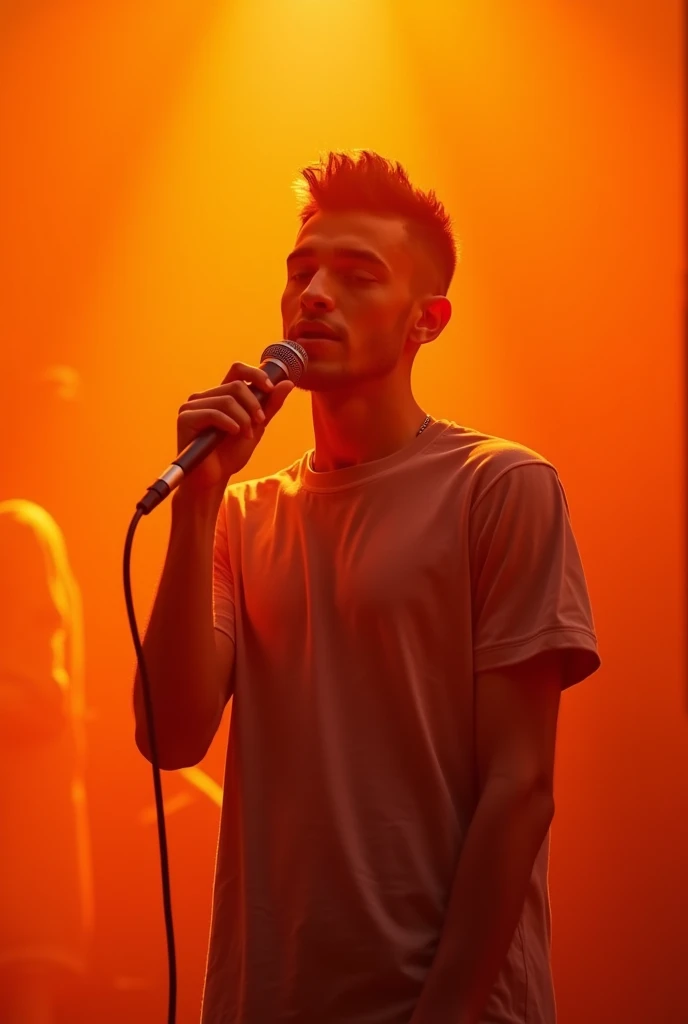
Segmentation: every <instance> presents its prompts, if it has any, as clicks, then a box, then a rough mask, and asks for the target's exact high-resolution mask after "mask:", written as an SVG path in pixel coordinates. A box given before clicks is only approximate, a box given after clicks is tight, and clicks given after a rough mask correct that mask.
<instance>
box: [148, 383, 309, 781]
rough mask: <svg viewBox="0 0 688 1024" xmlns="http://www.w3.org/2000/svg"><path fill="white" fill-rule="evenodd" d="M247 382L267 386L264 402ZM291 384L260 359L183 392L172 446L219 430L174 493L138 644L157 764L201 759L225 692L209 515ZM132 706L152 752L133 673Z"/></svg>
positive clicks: (229, 662)
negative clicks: (276, 379) (159, 569)
mask: <svg viewBox="0 0 688 1024" xmlns="http://www.w3.org/2000/svg"><path fill="white" fill-rule="evenodd" d="M247 381H248V382H251V383H253V384H255V385H257V386H258V387H259V388H261V389H262V390H264V391H265V392H266V394H267V395H268V397H267V399H265V404H264V408H261V404H260V403H259V401H258V399H257V398H256V397H255V396H254V394H253V393H252V392H251V391H250V390H249V387H248V384H247V383H246V382H247ZM293 388H294V384H293V383H292V382H291V381H290V380H283V381H281V382H280V383H279V384H276V385H275V386H274V388H273V384H272V381H271V380H270V378H269V377H268V375H267V373H266V372H265V371H264V370H262V369H261V368H260V367H256V366H247V365H246V364H245V363H233V364H232V366H231V367H230V370H229V372H228V374H227V376H226V377H225V379H224V381H223V383H222V384H221V385H220V387H218V388H211V389H210V391H204V392H202V393H201V394H194V395H191V397H190V398H189V400H188V402H185V403H184V404H183V405H182V406H181V408H180V410H179V416H178V419H177V444H178V450H179V451H182V450H183V449H184V448H185V447H186V446H187V444H188V443H189V442H190V441H192V440H193V439H194V437H196V436H198V434H199V433H200V432H201V431H202V430H205V429H206V427H216V428H219V429H220V430H221V431H223V433H225V434H226V436H225V438H224V440H222V441H221V442H220V444H219V445H218V446H217V447H216V448H215V450H214V451H212V452H210V454H209V455H207V456H206V458H205V459H204V460H203V462H202V463H201V464H200V465H199V466H197V467H196V469H194V471H193V472H192V473H191V474H190V475H189V477H188V479H185V480H184V481H183V482H182V484H181V485H180V487H179V489H178V490H177V491H176V492H175V494H174V496H173V499H172V529H171V532H170V541H169V546H168V549H167V556H166V559H165V565H164V568H163V573H162V579H161V580H160V586H159V587H158V593H157V596H156V599H155V604H154V606H153V613H152V615H151V620H150V623H149V626H148V630H147V631H146V638H145V641H144V644H143V652H144V657H145V660H146V667H147V668H148V675H149V682H150V687H151V700H152V704H153V716H154V720H155V734H156V740H157V746H158V756H159V759H160V766H161V768H166V769H168V770H170V771H172V770H174V769H177V768H189V767H192V766H193V765H195V764H197V763H198V762H199V761H200V760H201V758H202V757H203V756H204V754H205V753H206V751H207V749H208V747H209V746H210V744H211V742H212V740H213V737H214V736H215V733H216V732H217V729H218V726H219V724H220V720H221V718H222V712H223V710H224V706H225V704H226V703H227V701H228V699H229V697H230V695H231V689H230V687H231V676H232V669H233V665H234V644H233V643H232V641H231V640H230V639H229V637H226V636H224V635H223V634H222V633H220V632H219V631H217V630H215V628H214V625H213V598H212V577H213V545H214V538H215V524H216V521H217V514H218V511H219V508H220V505H221V503H222V496H223V494H224V490H225V487H226V486H227V482H228V481H229V479H230V478H231V477H232V476H234V475H235V474H236V473H238V472H240V471H241V470H242V469H243V468H244V466H245V465H246V463H247V462H248V460H249V459H250V457H251V455H252V454H253V451H254V449H255V447H256V445H257V444H258V443H259V441H260V439H261V438H262V437H263V434H264V431H265V427H266V426H267V424H268V423H270V421H271V420H272V417H273V416H274V415H275V414H276V413H277V412H278V411H279V409H280V408H281V407H282V405H283V404H284V400H285V399H286V397H287V395H288V394H289V393H290V391H292V390H293ZM134 712H135V715H136V745H137V746H138V748H139V750H140V751H141V753H142V754H143V756H144V757H146V758H148V760H150V758H151V753H150V750H149V746H148V732H147V727H146V713H145V706H144V703H143V693H142V690H141V680H140V678H139V674H138V672H137V674H136V681H135V683H134Z"/></svg>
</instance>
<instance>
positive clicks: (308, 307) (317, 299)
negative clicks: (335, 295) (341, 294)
mask: <svg viewBox="0 0 688 1024" xmlns="http://www.w3.org/2000/svg"><path fill="white" fill-rule="evenodd" d="M301 308H302V309H303V310H304V311H305V312H308V313H316V312H330V311H331V310H332V309H334V300H333V299H332V296H331V295H330V292H329V289H328V288H327V282H326V277H325V274H324V273H322V272H320V273H317V274H313V277H312V278H311V279H310V281H309V282H308V286H307V287H306V288H304V290H303V291H302V292H301Z"/></svg>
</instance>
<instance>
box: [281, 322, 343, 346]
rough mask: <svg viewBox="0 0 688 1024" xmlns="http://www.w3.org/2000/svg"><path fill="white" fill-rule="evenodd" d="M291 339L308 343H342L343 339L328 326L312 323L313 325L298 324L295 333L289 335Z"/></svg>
mask: <svg viewBox="0 0 688 1024" xmlns="http://www.w3.org/2000/svg"><path fill="white" fill-rule="evenodd" d="M289 339H290V340H291V341H299V342H308V341H341V337H340V336H339V334H337V332H336V331H334V330H333V329H332V328H331V327H328V326H327V324H321V323H312V324H305V323H302V324H297V325H296V327H295V328H294V330H293V331H291V332H290V333H289Z"/></svg>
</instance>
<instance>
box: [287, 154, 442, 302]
mask: <svg viewBox="0 0 688 1024" xmlns="http://www.w3.org/2000/svg"><path fill="white" fill-rule="evenodd" d="M301 176H302V178H303V179H304V181H302V180H300V179H297V181H295V182H294V190H295V192H296V194H297V196H298V198H299V200H300V204H301V209H300V217H301V224H302V225H303V224H305V223H306V221H308V220H310V218H311V217H312V216H313V215H314V214H315V213H318V212H319V211H320V210H323V211H324V210H338V211H339V210H351V211H354V210H356V211H359V210H360V211H365V212H370V213H376V214H379V215H380V216H383V217H384V216H388V217H401V218H403V219H405V220H406V222H407V227H408V230H409V233H410V235H411V236H412V238H413V239H414V241H418V242H419V243H420V244H421V245H422V246H423V249H424V250H425V252H426V254H427V256H428V257H429V260H430V262H431V264H432V265H433V266H434V268H435V269H436V271H437V280H438V284H439V286H440V292H441V294H444V295H446V293H447V291H448V289H449V285H450V284H451V280H452V277H453V276H454V271H455V269H456V261H457V245H456V242H455V240H454V235H453V232H452V224H451V218H450V217H449V215H448V214H447V213H446V211H445V209H444V206H443V205H442V203H441V202H440V201H439V199H438V198H437V196H436V195H435V192H434V190H432V189H431V190H430V191H429V192H422V191H421V190H420V189H419V188H415V187H414V186H413V185H412V184H411V182H410V181H409V176H408V174H407V172H406V171H405V170H404V168H403V167H402V166H401V164H400V163H394V162H392V161H391V160H387V159H385V157H382V156H380V155H379V154H378V153H373V152H371V151H370V150H367V149H362V150H353V153H352V154H349V153H344V152H332V153H328V154H327V156H326V157H321V158H320V160H319V162H318V163H314V164H310V165H309V166H308V167H304V168H303V169H302V170H301Z"/></svg>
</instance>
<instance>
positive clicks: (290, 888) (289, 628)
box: [203, 420, 600, 1024]
mask: <svg viewBox="0 0 688 1024" xmlns="http://www.w3.org/2000/svg"><path fill="white" fill-rule="evenodd" d="M309 454H310V453H306V454H305V455H304V456H303V457H302V458H301V459H300V460H299V461H298V462H296V463H295V464H294V465H292V466H290V467H289V468H287V469H285V470H283V471H281V472H279V473H277V474H275V475H273V476H270V477H267V478H264V479H261V480H252V481H248V482H243V483H235V484H231V485H230V486H229V487H228V489H227V491H226V495H225V499H224V502H223V505H222V507H221V511H220V514H219V517H218V523H217V532H216V545H215V568H214V613H215V625H216V628H217V629H219V630H222V631H223V632H224V633H226V634H227V636H229V637H231V638H232V639H233V640H234V642H235V645H236V659H235V669H234V697H233V707H232V717H231V729H230V739H229V746H228V752H227V764H226V775H225V785H224V804H223V809H222V821H221V831H220V842H219V851H218V859H217V868H216V880H215V888H214V899H213V918H212V929H211V940H210V951H209V958H208V965H207V977H206V987H205V996H204V1007H203V1022H204V1024H283V1022H284V1024H286V1022H287V1021H289V1022H293V1024H325V1022H326V1024H354V1022H355V1024H408V1021H409V1020H410V1018H411V1015H412V1013H413V1010H414V1007H415V1005H416V1002H417V1000H418V998H419V996H420V993H421V990H422V988H423V983H424V979H425V978H426V976H427V973H428V971H429V969H430V967H431V965H432V962H433V957H434V953H435V950H436V947H437V944H438V941H439V936H440V933H441V930H442V926H443V921H444V917H445V913H446V908H447V904H448V899H449V893H450V889H451V886H452V883H453V879H454V875H455V871H456V866H457V862H458V859H459V856H460V853H461V847H462V843H463V840H464V838H465V836H466V832H467V830H468V827H469V824H470V820H471V816H472V813H473V810H474V807H475V803H476V799H477V794H476V787H475V773H474V755H475V749H474V748H475V744H474V733H473V711H474V708H473V697H474V673H475V672H476V671H479V670H485V669H491V668H498V667H500V666H505V665H510V664H514V663H517V662H522V661H525V660H526V659H528V658H530V657H531V656H533V655H535V654H537V653H539V652H541V651H545V650H551V649H556V650H558V651H560V652H561V664H562V673H563V679H564V685H565V686H569V685H571V684H574V683H577V682H579V681H580V680H582V679H584V678H585V677H586V676H588V675H590V674H591V673H592V672H594V671H595V670H596V669H597V668H598V667H599V665H600V659H599V657H598V654H597V643H596V637H595V632H594V625H593V619H592V614H591V609H590V604H589V600H588V594H587V588H586V582H585V577H584V573H583V569H582V565H581V561H580V558H579V554H578V549H577V546H576V543H575V540H574V536H573V532H572V527H571V522H570V519H569V512H568V507H567V502H566V498H565V495H564V491H563V489H562V486H561V484H560V481H559V478H558V475H557V472H556V470H555V469H554V467H553V466H552V465H551V464H550V463H548V462H547V461H546V460H545V459H544V458H542V457H541V456H540V455H538V454H537V453H536V452H533V451H532V450H530V449H528V448H525V447H524V446H522V445H519V444H515V443H513V442H510V441H505V440H503V439H500V438H495V437H491V436H487V435H484V434H480V433H478V432H476V431H474V430H471V429H468V428H464V427H461V426H458V425H457V424H455V423H452V422H449V421H446V420H444V421H443V420H440V421H436V422H435V423H432V424H431V425H430V426H429V427H428V428H427V429H426V430H425V431H424V432H423V433H422V434H421V435H420V436H418V437H416V438H415V439H414V440H413V442H412V443H410V444H409V445H408V446H406V447H404V448H403V449H402V450H400V451H397V452H395V453H394V454H392V455H391V456H389V457H387V458H383V459H380V460H376V461H374V462H370V463H366V464H364V465H360V466H355V467H350V468H346V469H342V470H337V471H333V472H324V473H314V472H312V471H311V470H310V468H309V464H308V456H309ZM548 853H549V842H548V840H547V841H545V843H544V844H543V846H542V848H541V850H540V853H539V855H538V857H537V860H536V863H535V866H534V869H533V873H532V877H531V881H530V885H529V888H528V893H527V897H526V901H525V905H524V908H523V913H522V915H521V919H520V922H519V924H518V927H517V929H516V932H515V934H514V938H513V941H512V944H511V948H510V950H509V953H508V956H507V959H506V962H505V964H504V967H503V969H502V971H501V973H500V975H499V977H498V979H497V982H496V984H495V986H494V989H493V991H492V994H491V996H490V999H489V1003H488V1007H487V1009H486V1012H485V1016H484V1019H485V1021H489V1022H490V1024H497V1022H500V1024H502V1022H503V1024H525V1022H526V1021H527V1022H528V1024H553V1021H554V1019H555V1010H554V995H553V990H552V978H551V970H550V910H549V899H548V891H547V867H548Z"/></svg>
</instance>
